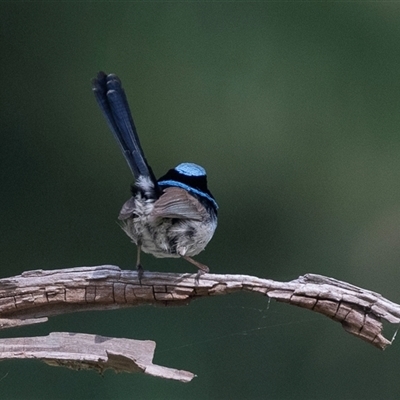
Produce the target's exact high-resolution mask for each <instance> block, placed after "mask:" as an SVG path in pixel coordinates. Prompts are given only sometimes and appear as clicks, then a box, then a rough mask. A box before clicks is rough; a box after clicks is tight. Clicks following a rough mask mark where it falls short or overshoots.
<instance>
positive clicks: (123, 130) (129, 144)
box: [92, 72, 156, 182]
mask: <svg viewBox="0 0 400 400" xmlns="http://www.w3.org/2000/svg"><path fill="white" fill-rule="evenodd" d="M92 87H93V92H94V95H95V96H96V100H97V103H98V104H99V106H100V109H101V110H102V112H103V114H104V116H105V118H106V120H107V122H108V125H109V127H110V128H111V131H112V132H113V134H114V137H115V138H116V139H117V141H118V143H119V145H120V147H121V149H122V152H123V154H124V157H125V159H126V161H127V163H128V165H129V167H130V169H131V170H132V173H133V175H134V176H135V179H138V177H139V176H148V177H150V178H151V180H152V181H153V182H156V179H155V177H154V174H153V171H152V170H151V168H150V166H149V165H148V163H147V161H146V158H145V156H144V153H143V150H142V147H141V145H140V141H139V137H138V134H137V132H136V127H135V124H134V122H133V119H132V114H131V112H130V109H129V104H128V100H127V98H126V95H125V91H124V89H123V88H122V86H121V81H120V80H119V78H118V77H117V76H115V75H114V74H110V75H106V74H105V73H104V72H99V73H98V75H97V77H96V78H95V79H93V81H92Z"/></svg>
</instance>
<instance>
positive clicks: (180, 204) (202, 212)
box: [151, 187, 207, 221]
mask: <svg viewBox="0 0 400 400" xmlns="http://www.w3.org/2000/svg"><path fill="white" fill-rule="evenodd" d="M206 215H207V211H206V209H205V208H204V207H203V206H202V204H201V203H200V202H199V201H198V200H197V199H196V198H194V197H193V196H191V195H190V194H189V193H188V192H187V191H186V190H184V189H181V188H178V187H169V188H166V189H164V193H163V194H162V195H161V197H160V198H159V199H158V200H157V201H156V202H155V203H154V209H153V210H152V212H151V216H152V217H153V218H155V219H157V218H178V219H186V218H187V219H192V220H196V221H201V220H202V219H204V218H205V217H206Z"/></svg>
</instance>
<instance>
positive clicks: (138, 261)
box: [136, 241, 144, 284]
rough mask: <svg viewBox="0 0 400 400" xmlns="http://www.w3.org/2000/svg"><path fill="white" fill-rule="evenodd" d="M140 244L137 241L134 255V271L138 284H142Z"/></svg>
mask: <svg viewBox="0 0 400 400" xmlns="http://www.w3.org/2000/svg"><path fill="white" fill-rule="evenodd" d="M141 247H142V244H141V242H139V241H138V244H137V255H136V269H137V272H138V279H139V283H140V284H142V278H143V272H144V271H143V267H142V264H140V250H141Z"/></svg>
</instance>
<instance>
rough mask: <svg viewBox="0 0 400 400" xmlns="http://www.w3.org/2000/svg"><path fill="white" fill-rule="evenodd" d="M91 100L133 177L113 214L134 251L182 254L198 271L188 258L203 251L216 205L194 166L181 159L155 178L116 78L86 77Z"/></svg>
mask: <svg viewBox="0 0 400 400" xmlns="http://www.w3.org/2000/svg"><path fill="white" fill-rule="evenodd" d="M92 87H93V92H94V95H95V96H96V100H97V102H98V104H99V106H100V108H101V110H102V112H103V114H104V116H105V118H106V120H107V122H108V125H109V126H110V128H111V130H112V132H113V134H114V136H115V138H116V139H117V141H118V143H119V145H120V147H121V150H122V153H123V155H124V157H125V159H126V161H127V162H128V165H129V167H130V169H131V171H132V173H133V175H134V177H135V183H134V184H133V185H132V187H131V192H132V197H131V198H130V199H129V200H128V201H127V202H126V203H125V204H124V205H123V206H122V209H121V211H120V214H119V217H118V219H119V220H121V224H122V229H123V230H124V231H125V233H126V234H127V235H128V236H129V237H130V238H131V239H132V241H133V243H135V244H136V245H137V248H138V253H137V264H136V267H137V268H138V270H139V272H141V271H142V267H141V264H140V252H141V250H143V251H144V252H145V253H150V254H153V255H154V256H155V257H176V258H177V257H182V258H184V259H185V260H187V261H189V262H191V263H192V264H194V265H195V266H196V267H198V268H199V269H200V270H202V271H204V272H208V271H209V269H208V267H207V266H206V265H203V264H201V263H199V262H198V261H195V260H193V259H192V258H191V257H192V256H195V255H196V254H199V253H200V252H201V251H203V250H204V248H205V247H206V245H207V243H208V242H209V241H210V240H211V238H212V236H213V234H214V231H215V228H216V227H217V209H218V205H217V203H216V201H215V199H214V197H213V195H212V194H211V192H210V191H209V190H208V188H207V176H206V171H205V170H204V168H202V167H201V166H200V165H197V164H193V163H182V164H179V165H178V166H177V167H175V168H173V169H170V170H169V171H168V172H167V173H166V174H165V175H164V176H162V177H161V178H160V179H158V180H157V179H156V178H155V176H154V174H153V171H152V169H151V167H150V166H149V164H148V163H147V161H146V158H145V156H144V153H143V150H142V147H141V145H140V142H139V137H138V134H137V132H136V128H135V124H134V122H133V119H132V115H131V112H130V109H129V105H128V101H127V98H126V95H125V91H124V89H123V88H122V86H121V81H120V80H119V78H118V77H117V76H116V75H114V74H110V75H106V74H105V73H104V72H99V73H98V75H97V77H96V78H95V79H93V81H92Z"/></svg>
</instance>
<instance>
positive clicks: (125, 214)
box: [118, 197, 135, 220]
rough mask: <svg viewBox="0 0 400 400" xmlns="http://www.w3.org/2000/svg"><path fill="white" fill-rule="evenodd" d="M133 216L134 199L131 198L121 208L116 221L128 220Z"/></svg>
mask: <svg viewBox="0 0 400 400" xmlns="http://www.w3.org/2000/svg"><path fill="white" fill-rule="evenodd" d="M133 214H135V199H134V198H133V197H131V198H130V199H129V200H127V201H126V202H125V203H124V205H123V206H122V208H121V211H120V212H119V216H118V219H120V220H124V219H128V218H130V217H132V215H133Z"/></svg>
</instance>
